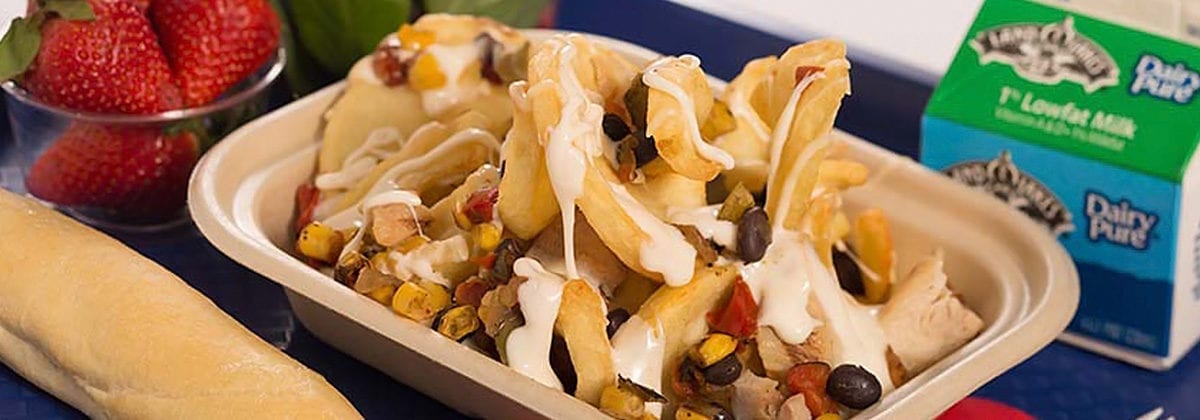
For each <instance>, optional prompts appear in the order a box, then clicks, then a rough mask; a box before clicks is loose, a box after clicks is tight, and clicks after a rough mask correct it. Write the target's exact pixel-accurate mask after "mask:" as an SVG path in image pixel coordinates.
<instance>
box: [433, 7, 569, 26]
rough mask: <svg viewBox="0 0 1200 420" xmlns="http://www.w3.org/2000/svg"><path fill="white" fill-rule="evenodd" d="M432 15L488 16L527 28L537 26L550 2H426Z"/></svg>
mask: <svg viewBox="0 0 1200 420" xmlns="http://www.w3.org/2000/svg"><path fill="white" fill-rule="evenodd" d="M424 2H425V11H427V12H430V13H458V14H469V15H479V16H487V17H490V18H492V19H496V20H498V21H500V22H504V23H505V24H507V25H510V26H516V27H522V28H527V27H530V26H533V25H535V24H537V21H538V17H539V16H541V14H542V10H543V9H545V8H546V5H547V4H549V3H550V0H424Z"/></svg>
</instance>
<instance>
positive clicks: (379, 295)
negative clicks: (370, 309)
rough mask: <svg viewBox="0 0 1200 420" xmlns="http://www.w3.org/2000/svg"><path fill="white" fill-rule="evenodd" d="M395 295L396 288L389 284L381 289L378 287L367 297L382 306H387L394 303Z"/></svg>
mask: <svg viewBox="0 0 1200 420" xmlns="http://www.w3.org/2000/svg"><path fill="white" fill-rule="evenodd" d="M395 294H396V286H392V285H390V284H387V285H383V286H380V287H376V288H375V290H372V291H370V292H369V293H367V297H369V298H371V299H372V300H374V301H376V302H379V303H380V304H383V305H387V304H389V303H391V302H392V296H394V295H395Z"/></svg>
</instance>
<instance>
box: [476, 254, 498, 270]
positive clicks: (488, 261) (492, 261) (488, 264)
mask: <svg viewBox="0 0 1200 420" xmlns="http://www.w3.org/2000/svg"><path fill="white" fill-rule="evenodd" d="M475 264H478V265H479V266H480V267H483V268H486V269H488V270H491V269H492V267H494V266H495V265H496V253H495V252H493V253H490V254H487V255H484V256H482V257H479V258H476V259H475Z"/></svg>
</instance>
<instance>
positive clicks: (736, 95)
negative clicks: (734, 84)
mask: <svg viewBox="0 0 1200 420" xmlns="http://www.w3.org/2000/svg"><path fill="white" fill-rule="evenodd" d="M725 105H727V106H729V112H730V113H732V114H733V116H734V117H736V118H738V120H739V121H740V122H741V121H744V122H747V123H749V125H750V129H751V130H753V131H754V135H755V137H757V138H758V139H759V140H761V141H762V142H764V143H769V142H770V141H771V127H767V123H766V122H764V121H763V120H762V117H759V116H758V113H757V112H755V111H754V109H752V108H751V107H750V101H749V100H747V99H746V98H745V95H744V94H743V92H742V91H740V90H734V91H731V92H729V101H727V102H726V103H725Z"/></svg>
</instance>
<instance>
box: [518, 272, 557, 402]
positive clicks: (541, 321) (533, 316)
mask: <svg viewBox="0 0 1200 420" xmlns="http://www.w3.org/2000/svg"><path fill="white" fill-rule="evenodd" d="M513 273H515V274H516V275H518V276H523V277H525V278H527V279H528V280H527V281H525V283H521V286H520V287H519V288H518V289H517V301H518V302H520V305H521V314H522V315H524V316H525V325H523V326H520V327H517V328H516V329H514V330H512V332H511V333H509V335H508V341H507V342H505V352H506V353H507V354H506V356H507V357H506V358H507V359H508V365H509V366H510V367H512V368H513V369H516V370H517V372H521V373H522V374H524V375H525V376H528V377H530V378H533V379H534V380H536V381H538V382H540V383H542V384H543V385H546V386H548V387H551V388H554V389H557V390H560V391H561V390H562V389H563V386H562V383H561V382H559V381H558V376H556V375H555V374H554V370H553V369H551V368H550V341H551V339H552V338H553V334H554V321H555V320H556V319H557V318H558V307H559V304H561V303H562V290H563V284H564V283H565V282H564V281H563V279H562V278H561V277H559V276H558V275H556V274H554V273H551V272H549V271H546V269H545V268H542V266H541V264H538V262H537V261H535V260H533V259H530V258H521V259H518V260H517V261H516V262H515V263H514V264H513Z"/></svg>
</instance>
